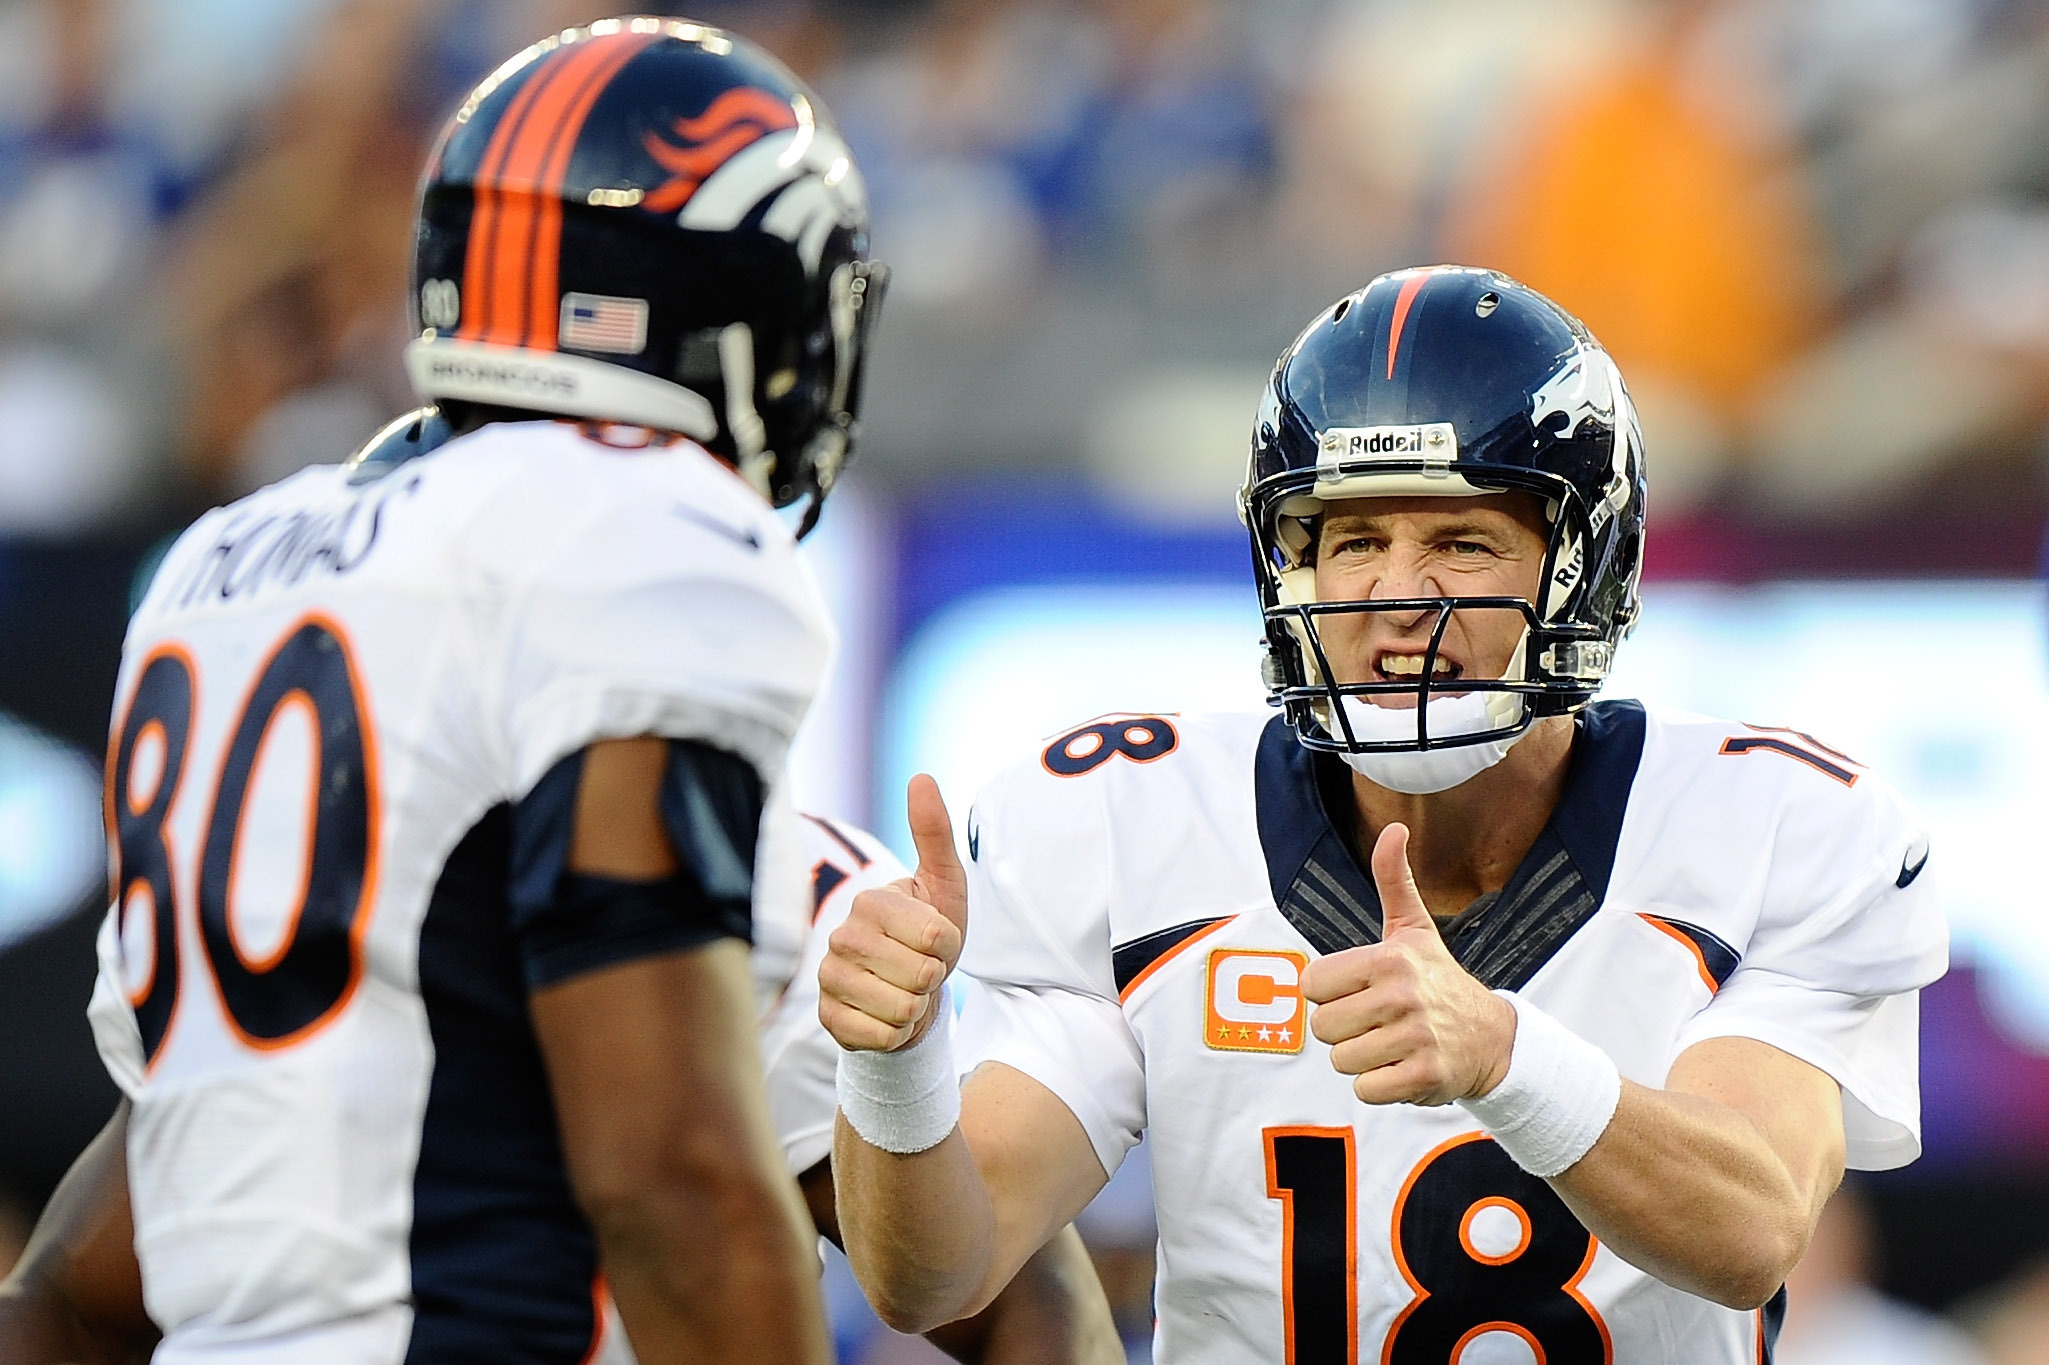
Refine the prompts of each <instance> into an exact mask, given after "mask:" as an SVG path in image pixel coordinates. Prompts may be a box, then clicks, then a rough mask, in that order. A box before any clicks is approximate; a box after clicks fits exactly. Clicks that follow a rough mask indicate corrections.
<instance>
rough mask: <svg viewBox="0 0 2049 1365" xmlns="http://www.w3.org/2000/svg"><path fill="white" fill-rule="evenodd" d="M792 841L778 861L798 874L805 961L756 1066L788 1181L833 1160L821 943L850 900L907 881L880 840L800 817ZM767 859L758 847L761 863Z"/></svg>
mask: <svg viewBox="0 0 2049 1365" xmlns="http://www.w3.org/2000/svg"><path fill="white" fill-rule="evenodd" d="M794 835H795V837H794V838H793V839H792V840H791V841H790V845H791V854H792V855H793V856H790V857H787V858H784V859H780V860H779V861H782V862H784V863H785V864H786V865H787V866H788V867H791V868H796V869H801V870H802V871H803V874H804V877H805V880H806V894H805V906H806V908H807V910H808V913H809V917H810V933H809V934H808V935H807V936H806V938H805V940H804V952H803V957H802V958H801V959H800V960H799V961H798V962H797V964H796V969H795V971H794V973H793V974H792V975H791V976H790V977H789V978H788V980H787V983H786V984H785V985H784V987H783V989H782V990H781V992H780V993H779V994H778V995H777V996H776V998H775V1001H774V1003H773V1004H772V1005H771V1006H770V1008H769V1010H768V1013H767V1015H766V1016H765V1017H764V1018H763V1020H762V1024H761V1060H762V1067H763V1070H764V1071H765V1073H766V1075H767V1078H768V1107H769V1113H770V1115H771V1116H772V1117H773V1118H774V1120H775V1129H776V1137H777V1138H778V1139H779V1140H780V1141H781V1142H782V1144H783V1156H784V1157H785V1158H786V1159H787V1160H788V1161H789V1164H790V1174H791V1175H802V1174H804V1172H806V1171H808V1170H810V1169H811V1168H812V1167H813V1166H816V1165H817V1164H818V1163H819V1162H821V1161H823V1160H825V1158H826V1157H827V1156H829V1155H830V1154H831V1153H832V1122H833V1113H834V1111H835V1110H837V1109H838V1107H839V1100H838V1098H837V1097H836V1096H835V1094H834V1093H833V1076H834V1073H835V1072H836V1070H837V1069H838V1066H839V1055H840V1048H839V1044H838V1043H836V1042H834V1041H833V1037H832V1035H831V1034H830V1033H827V1032H826V1031H825V1025H823V1024H821V1023H819V1022H818V966H819V964H820V963H821V962H823V961H824V960H825V949H826V942H827V940H828V939H830V938H831V937H832V931H833V930H834V929H837V928H838V927H839V926H840V924H841V922H842V921H844V920H845V919H846V917H847V912H848V911H849V910H851V909H852V908H853V905H854V897H855V896H857V895H859V894H860V893H861V892H863V891H866V890H868V889H869V888H870V887H876V886H887V885H889V883H891V882H893V881H899V880H901V879H902V878H905V877H908V876H910V875H911V874H910V872H909V871H908V870H906V869H905V867H904V865H903V864H902V863H900V862H898V861H897V859H896V855H895V854H893V853H891V852H890V851H889V850H888V849H887V848H885V847H884V846H883V844H882V841H881V840H879V839H877V838H876V837H875V836H874V835H872V834H870V833H868V832H867V831H866V830H862V829H855V828H854V827H853V826H851V825H846V824H842V823H841V822H839V821H837V820H828V819H826V818H825V817H824V816H820V815H810V814H803V815H799V816H798V817H797V818H796V820H795V830H794ZM767 854H768V849H767V847H766V846H764V848H763V857H764V860H766V857H767Z"/></svg>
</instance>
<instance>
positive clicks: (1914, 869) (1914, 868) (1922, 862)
mask: <svg viewBox="0 0 2049 1365" xmlns="http://www.w3.org/2000/svg"><path fill="white" fill-rule="evenodd" d="M1917 853H1918V854H1920V856H1919V857H1918V858H1917V857H1915V856H1914V855H1915V854H1917ZM1926 866H1928V845H1927V844H1926V843H1920V842H1917V843H1915V844H1914V845H1913V846H1912V847H1910V848H1909V849H1908V850H1907V856H1906V858H1905V859H1904V860H1902V861H1901V863H1900V879H1899V880H1898V881H1896V882H1894V883H1893V885H1894V886H1896V887H1899V888H1900V889H1901V890H1903V891H1904V890H1905V889H1906V888H1907V887H1909V886H1912V885H1913V884H1914V878H1916V877H1918V876H1920V875H1921V869H1922V868H1924V867H1926Z"/></svg>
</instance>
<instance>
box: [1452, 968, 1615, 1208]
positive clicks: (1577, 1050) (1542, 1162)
mask: <svg viewBox="0 0 2049 1365" xmlns="http://www.w3.org/2000/svg"><path fill="white" fill-rule="evenodd" d="M1494 993H1495V994H1496V995H1498V996H1500V997H1501V998H1502V999H1503V1000H1506V1001H1507V1002H1508V1003H1509V1004H1511V1005H1513V1006H1515V1051H1514V1052H1513V1053H1512V1054H1510V1056H1509V1059H1508V1074H1507V1075H1506V1076H1503V1077H1502V1078H1501V1083H1500V1084H1499V1085H1497V1086H1495V1087H1494V1089H1492V1090H1491V1091H1489V1092H1488V1093H1487V1094H1485V1095H1482V1096H1480V1097H1479V1098H1477V1099H1464V1100H1460V1101H1459V1104H1460V1105H1462V1106H1463V1107H1464V1108H1465V1111H1466V1112H1467V1113H1469V1114H1471V1115H1472V1116H1473V1117H1474V1118H1476V1119H1478V1120H1479V1121H1480V1126H1481V1127H1483V1128H1485V1129H1486V1130H1487V1134H1488V1136H1490V1137H1492V1138H1493V1139H1494V1140H1495V1141H1496V1142H1498V1143H1500V1144H1501V1146H1502V1149H1503V1150H1504V1151H1506V1152H1507V1153H1508V1155H1509V1156H1510V1157H1511V1158H1513V1159H1514V1161H1515V1164H1516V1165H1518V1166H1520V1167H1522V1168H1523V1169H1524V1170H1526V1171H1528V1172H1529V1173H1530V1174H1531V1175H1535V1176H1542V1177H1544V1178H1545V1179H1549V1178H1550V1177H1552V1176H1554V1175H1557V1174H1558V1173H1559V1172H1560V1171H1563V1170H1565V1169H1567V1168H1568V1167H1570V1166H1571V1165H1572V1164H1573V1163H1575V1162H1577V1161H1578V1160H1579V1159H1580V1158H1581V1157H1583V1156H1585V1155H1586V1154H1587V1153H1588V1152H1589V1151H1590V1150H1592V1148H1593V1145H1594V1144H1595V1143H1596V1142H1598V1141H1599V1140H1600V1137H1601V1134H1602V1133H1604V1132H1606V1131H1607V1129H1608V1122H1609V1120H1610V1119H1613V1118H1614V1117H1615V1106H1616V1104H1617V1103H1618V1102H1620V1100H1621V1099H1622V1073H1621V1072H1620V1071H1618V1070H1616V1069H1615V1062H1614V1059H1612V1058H1611V1057H1609V1056H1608V1054H1607V1053H1605V1052H1603V1051H1601V1049H1599V1048H1598V1047H1595V1046H1594V1045H1593V1044H1592V1043H1590V1042H1588V1041H1587V1040H1586V1039H1584V1038H1582V1037H1580V1036H1579V1035H1578V1034H1577V1033H1574V1032H1573V1031H1572V1030H1571V1029H1569V1028H1567V1027H1566V1026H1565V1025H1563V1024H1561V1023H1559V1022H1558V1021H1557V1020H1556V1019H1553V1018H1552V1017H1551V1016H1550V1015H1548V1014H1546V1013H1544V1011H1542V1010H1540V1009H1538V1008H1537V1007H1536V1006H1535V1005H1532V1004H1530V1003H1529V1002H1528V1001H1527V1000H1524V999H1523V998H1522V997H1521V996H1519V995H1517V994H1516V993H1515V992H1514V991H1496V992H1494Z"/></svg>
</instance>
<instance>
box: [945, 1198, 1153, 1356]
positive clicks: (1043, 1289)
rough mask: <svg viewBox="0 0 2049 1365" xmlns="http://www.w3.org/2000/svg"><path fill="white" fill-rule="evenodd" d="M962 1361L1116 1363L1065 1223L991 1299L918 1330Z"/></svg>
mask: <svg viewBox="0 0 2049 1365" xmlns="http://www.w3.org/2000/svg"><path fill="white" fill-rule="evenodd" d="M925 1335H926V1340H928V1341H930V1342H931V1343H932V1344H933V1345H935V1346H937V1347H939V1348H940V1349H941V1350H943V1351H945V1352H946V1353H947V1354H948V1355H950V1356H952V1357H953V1358H954V1359H955V1360H959V1361H963V1362H966V1363H967V1365H1124V1360H1125V1353H1124V1344H1123V1342H1122V1341H1120V1340H1119V1339H1118V1336H1117V1324H1116V1322H1115V1321H1114V1320H1112V1318H1111V1316H1110V1304H1109V1300H1107V1299H1106V1298H1104V1297H1103V1286H1102V1282H1101V1281H1100V1280H1099V1279H1097V1278H1096V1270H1095V1265H1094V1263H1093V1262H1091V1261H1090V1260H1089V1254H1088V1250H1087V1248H1085V1247H1084V1246H1083V1245H1082V1241H1081V1237H1080V1235H1079V1234H1077V1233H1076V1232H1075V1230H1074V1228H1073V1226H1072V1225H1069V1226H1067V1227H1064V1228H1062V1229H1061V1230H1060V1231H1059V1232H1057V1233H1055V1234H1054V1235H1053V1239H1052V1240H1051V1241H1049V1242H1047V1243H1046V1245H1045V1246H1043V1247H1041V1248H1039V1250H1038V1251H1037V1252H1035V1253H1033V1255H1032V1258H1031V1259H1030V1260H1028V1261H1026V1262H1025V1264H1024V1267H1023V1268H1022V1269H1021V1270H1019V1271H1018V1272H1017V1274H1016V1276H1015V1277H1013V1278H1012V1279H1011V1281H1010V1283H1009V1284H1007V1285H1005V1286H1004V1288H1003V1292H1002V1293H1000V1294H998V1295H997V1296H996V1301H995V1302H994V1303H991V1304H990V1305H989V1306H988V1307H987V1308H985V1309H983V1310H982V1311H981V1312H979V1313H977V1314H975V1316H973V1317H971V1318H967V1319H964V1320H963V1321H960V1322H952V1323H948V1324H946V1325H945V1326H944V1327H940V1328H938V1329H936V1330H934V1331H931V1332H928V1333H926V1334H925Z"/></svg>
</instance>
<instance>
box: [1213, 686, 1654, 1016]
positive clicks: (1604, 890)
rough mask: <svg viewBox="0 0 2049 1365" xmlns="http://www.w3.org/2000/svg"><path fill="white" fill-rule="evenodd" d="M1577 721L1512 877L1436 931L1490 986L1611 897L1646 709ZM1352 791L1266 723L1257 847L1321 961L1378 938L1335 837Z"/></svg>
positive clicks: (1353, 866)
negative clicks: (1554, 786) (1546, 817)
mask: <svg viewBox="0 0 2049 1365" xmlns="http://www.w3.org/2000/svg"><path fill="white" fill-rule="evenodd" d="M1577 724H1578V726H1579V735H1578V737H1577V742H1576V743H1575V744H1574V745H1573V747H1572V758H1571V760H1570V762H1571V766H1570V768H1569V769H1568V770H1567V773H1566V778H1565V790H1564V792H1563V793H1562V794H1561V795H1560V797H1559V801H1558V808H1557V809H1556V810H1555V811H1553V812H1552V814H1551V819H1550V821H1549V822H1548V823H1547V824H1546V825H1545V826H1544V829H1543V831H1542V832H1541V833H1539V835H1538V836H1537V840H1536V842H1535V843H1534V844H1532V845H1531V847H1530V851H1529V853H1528V854H1526V855H1525V856H1524V858H1523V860H1522V862H1521V864H1520V865H1518V866H1517V868H1516V870H1515V875H1514V876H1512V877H1511V878H1509V881H1508V885H1506V886H1505V887H1503V888H1502V889H1501V892H1500V894H1499V895H1497V896H1491V897H1482V898H1481V899H1480V900H1478V901H1475V902H1474V903H1473V904H1472V905H1471V906H1469V907H1468V908H1467V909H1466V910H1465V911H1463V912H1461V913H1460V914H1459V915H1458V916H1457V917H1456V918H1454V919H1453V920H1451V921H1450V922H1449V923H1448V924H1447V925H1446V926H1445V927H1446V942H1447V943H1448V944H1449V945H1450V947H1451V950H1452V954H1453V956H1455V957H1456V958H1457V959H1458V961H1459V963H1460V964H1461V965H1462V966H1464V967H1465V968H1466V970H1468V971H1470V972H1472V973H1473V975H1475V976H1476V977H1478V978H1479V979H1480V980H1481V981H1483V982H1485V983H1486V984H1487V985H1488V986H1489V987H1492V988H1496V989H1505V990H1513V989H1516V988H1517V987H1519V986H1521V985H1523V984H1525V983H1526V982H1527V981H1528V980H1529V979H1530V977H1532V976H1534V975H1535V974H1536V971H1537V969H1538V968H1539V967H1541V966H1543V965H1544V963H1545V962H1547V961H1549V960H1550V958H1551V956H1552V954H1554V953H1555V952H1557V950H1558V949H1559V947H1560V946H1561V945H1563V944H1564V942H1565V941H1566V940H1567V939H1568V938H1570V937H1571V936H1572V934H1573V932H1574V931H1575V930H1577V929H1578V928H1579V927H1580V925H1582V924H1584V923H1586V921H1587V920H1588V919H1590V918H1591V917H1592V916H1593V913H1594V912H1595V911H1596V910H1598V909H1599V908H1600V905H1601V901H1602V900H1603V899H1604V898H1605V897H1606V896H1607V894H1608V882H1609V878H1610V875H1611V874H1612V873H1613V871H1614V866H1615V848H1616V845H1617V843H1618V842H1619V841H1620V839H1621V837H1622V817H1623V812H1624V811H1625V809H1626V808H1627V806H1628V802H1629V791H1630V787H1631V785H1632V784H1633V783H1634V782H1635V780H1636V771H1637V766H1638V763H1639V762H1640V761H1641V759H1642V757H1643V739H1644V712H1643V707H1642V705H1641V704H1639V703H1637V702H1634V701H1607V702H1597V703H1595V704H1594V705H1592V706H1589V707H1588V708H1587V709H1586V710H1584V711H1582V712H1581V713H1580V715H1579V717H1578V721H1577ZM1325 767H1329V768H1330V769H1332V770H1333V771H1332V772H1330V773H1328V774H1325V773H1324V772H1323V769H1324V768H1325ZM1349 792H1350V773H1349V771H1348V770H1346V769H1344V768H1343V767H1342V766H1341V765H1339V764H1337V763H1336V762H1335V761H1334V760H1331V759H1329V758H1328V757H1327V756H1325V755H1319V754H1316V753H1314V752H1312V751H1311V750H1309V749H1306V748H1304V747H1303V746H1302V745H1301V744H1300V743H1299V742H1298V741H1297V740H1296V738H1295V731H1294V729H1293V728H1292V727H1291V726H1289V724H1288V723H1287V720H1286V718H1285V717H1281V716H1276V717H1274V719H1273V720H1272V721H1270V722H1269V723H1268V725H1267V727H1266V730H1265V732H1264V733H1262V734H1261V735H1260V740H1259V750H1258V754H1257V757H1256V758H1255V759H1254V765H1253V793H1254V802H1255V805H1256V808H1257V811H1258V821H1259V843H1260V848H1261V850H1262V851H1263V852H1264V853H1265V855H1266V869H1267V880H1268V883H1269V885H1270V887H1271V889H1272V891H1273V897H1274V904H1275V905H1276V906H1278V907H1279V908H1280V911H1281V914H1282V915H1283V916H1285V917H1286V918H1287V920H1288V922H1289V923H1291V924H1293V925H1294V926H1295V929H1296V930H1297V932H1299V933H1300V934H1301V935H1302V937H1304V938H1305V939H1307V940H1308V941H1309V943H1310V944H1311V946H1313V947H1314V948H1315V949H1316V950H1317V951H1318V952H1324V953H1331V952H1338V951H1340V950H1342V949H1345V948H1351V947H1356V946H1357V945H1359V944H1362V943H1377V942H1379V940H1380V895H1379V893H1378V892H1377V891H1376V890H1375V889H1374V886H1373V879H1372V877H1371V875H1370V874H1368V873H1367V871H1366V870H1365V869H1364V868H1363V867H1362V866H1361V862H1360V859H1359V857H1358V854H1357V852H1356V851H1355V850H1354V849H1353V848H1352V845H1351V840H1350V839H1349V838H1348V837H1347V836H1346V834H1345V833H1344V831H1345V830H1347V829H1348V828H1349V823H1350V819H1351V811H1350V809H1349V801H1350V797H1349ZM1333 811H1335V812H1337V818H1335V819H1334V818H1333V815H1332V812H1333Z"/></svg>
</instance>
